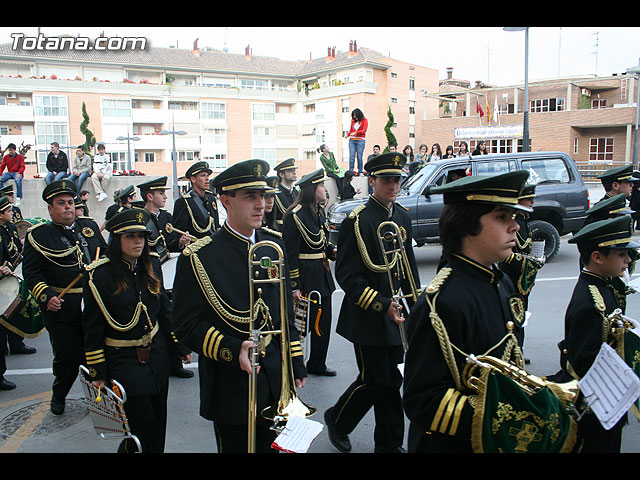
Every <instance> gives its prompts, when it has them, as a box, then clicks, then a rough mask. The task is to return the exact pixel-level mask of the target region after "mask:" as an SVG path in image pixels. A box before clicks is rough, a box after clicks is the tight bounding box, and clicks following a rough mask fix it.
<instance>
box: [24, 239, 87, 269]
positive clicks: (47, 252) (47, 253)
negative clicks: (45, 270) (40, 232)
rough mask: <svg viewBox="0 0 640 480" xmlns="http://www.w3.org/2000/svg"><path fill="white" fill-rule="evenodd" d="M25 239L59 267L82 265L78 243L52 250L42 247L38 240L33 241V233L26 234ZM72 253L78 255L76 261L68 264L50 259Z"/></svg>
mask: <svg viewBox="0 0 640 480" xmlns="http://www.w3.org/2000/svg"><path fill="white" fill-rule="evenodd" d="M27 240H28V241H29V243H30V244H31V245H32V246H33V248H34V249H35V250H36V251H37V252H39V253H40V254H41V255H43V256H44V257H45V258H46V259H47V260H49V261H50V262H51V263H53V264H55V265H58V266H59V267H65V268H68V267H82V250H80V246H79V245H78V244H75V245H73V246H71V247H69V248H67V249H65V250H52V249H50V248H47V247H43V246H42V245H40V244H39V243H38V242H36V241H35V239H34V238H33V235H32V234H31V233H28V234H27ZM54 252H58V253H54ZM72 253H75V254H76V256H77V257H78V263H72V264H70V265H64V264H62V263H58V262H56V261H55V260H53V259H52V257H53V258H63V257H67V256H69V255H71V254H72Z"/></svg>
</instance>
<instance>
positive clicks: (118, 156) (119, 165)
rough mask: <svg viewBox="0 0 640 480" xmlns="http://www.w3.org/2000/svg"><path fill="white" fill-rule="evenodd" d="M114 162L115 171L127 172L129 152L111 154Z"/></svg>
mask: <svg viewBox="0 0 640 480" xmlns="http://www.w3.org/2000/svg"><path fill="white" fill-rule="evenodd" d="M109 156H110V157H111V161H112V162H113V170H114V171H115V170H127V152H111V153H109Z"/></svg>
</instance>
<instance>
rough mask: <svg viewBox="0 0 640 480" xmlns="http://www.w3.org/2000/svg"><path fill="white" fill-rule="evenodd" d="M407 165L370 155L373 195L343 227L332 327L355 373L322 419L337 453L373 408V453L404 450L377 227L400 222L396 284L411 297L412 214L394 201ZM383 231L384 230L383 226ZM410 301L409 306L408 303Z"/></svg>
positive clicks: (399, 357)
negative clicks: (339, 294)
mask: <svg viewBox="0 0 640 480" xmlns="http://www.w3.org/2000/svg"><path fill="white" fill-rule="evenodd" d="M405 163H406V157H405V156H404V155H401V154H398V153H389V154H382V155H378V156H377V157H374V158H373V159H371V160H369V161H368V162H367V163H366V165H365V170H366V171H367V172H368V173H369V185H370V186H371V187H372V189H373V194H372V195H371V196H370V197H369V200H368V202H367V203H366V204H363V205H362V206H360V207H358V208H356V209H355V210H354V211H353V212H351V214H350V215H349V217H348V218H346V219H345V220H344V221H343V222H342V225H341V226H340V234H339V237H338V254H337V259H336V268H335V275H336V280H337V281H338V283H339V284H340V286H341V287H342V289H343V290H344V299H343V301H342V306H341V308H340V314H339V317H338V324H337V328H336V332H337V333H338V334H339V335H341V336H342V337H344V338H346V339H347V340H349V341H350V342H351V343H353V347H354V351H355V356H356V361H357V365H358V371H359V373H358V376H357V377H356V379H355V381H354V382H353V383H352V384H351V385H350V386H349V387H348V388H347V390H346V391H345V392H344V393H343V394H342V395H341V396H340V398H339V399H338V401H337V402H336V404H335V405H334V406H332V407H330V408H329V409H328V410H327V411H326V412H325V416H324V418H325V422H326V425H327V428H328V431H329V439H330V441H331V443H332V444H333V445H334V446H335V447H336V448H337V449H338V450H339V451H341V452H349V451H351V442H350V440H349V436H348V435H349V434H350V433H351V431H352V430H353V429H354V428H355V427H356V426H357V425H358V423H359V422H360V420H362V418H363V417H364V415H365V414H366V413H367V412H368V411H369V410H370V409H371V407H373V409H374V412H375V418H376V425H375V433H374V441H375V451H376V452H401V451H403V448H402V443H403V439H404V414H403V411H402V399H401V395H400V387H401V385H402V374H401V373H400V371H399V369H398V364H401V363H402V362H403V354H404V352H403V345H402V335H401V331H400V328H402V327H401V324H402V323H403V322H404V317H403V314H402V312H401V308H400V305H399V304H398V302H397V301H396V300H394V298H393V297H394V295H395V292H393V291H392V286H391V285H390V281H389V277H388V273H387V268H386V264H385V261H384V257H383V252H382V251H381V247H380V241H379V236H378V231H377V230H378V227H379V225H380V224H381V223H382V222H385V221H387V220H391V221H393V222H395V223H396V224H397V226H398V227H399V230H400V232H401V234H402V237H403V238H402V239H401V240H402V242H403V244H404V248H405V250H406V253H407V258H408V265H404V274H405V275H404V277H403V278H395V279H394V280H393V283H394V285H393V288H394V289H396V288H397V287H398V284H399V285H401V286H402V289H403V293H405V294H409V293H410V285H409V277H408V274H409V273H412V274H413V276H414V278H415V282H416V284H417V285H420V284H419V279H418V270H417V266H416V263H415V257H414V254H413V247H412V245H411V241H412V232H411V218H410V217H409V214H408V213H407V211H406V209H405V208H404V207H403V206H401V205H399V204H398V203H395V200H396V197H397V194H398V191H399V189H400V181H401V178H402V169H403V167H404V165H405ZM386 232H387V229H385V230H384V231H382V233H383V234H384V233H386ZM409 270H410V272H409ZM413 300H415V299H413ZM408 304H409V306H411V305H412V304H413V301H409V302H408Z"/></svg>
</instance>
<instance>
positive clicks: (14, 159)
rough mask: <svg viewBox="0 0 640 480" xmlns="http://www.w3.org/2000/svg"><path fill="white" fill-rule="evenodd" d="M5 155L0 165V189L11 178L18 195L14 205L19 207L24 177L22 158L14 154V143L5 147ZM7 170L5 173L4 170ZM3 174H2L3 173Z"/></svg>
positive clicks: (16, 153)
mask: <svg viewBox="0 0 640 480" xmlns="http://www.w3.org/2000/svg"><path fill="white" fill-rule="evenodd" d="M7 150H8V151H9V153H7V154H6V155H5V156H4V157H3V158H2V163H0V174H1V175H2V176H1V177H0V188H3V187H4V182H6V181H7V180H9V179H10V178H13V180H15V182H16V190H17V193H18V198H17V199H16V202H15V205H16V206H18V205H20V201H21V200H22V178H23V177H24V157H23V156H22V155H20V154H19V153H18V152H16V145H15V143H10V144H9V145H8V146H7ZM5 168H6V169H7V171H6V172H5V171H4V169H5ZM3 172H4V173H3Z"/></svg>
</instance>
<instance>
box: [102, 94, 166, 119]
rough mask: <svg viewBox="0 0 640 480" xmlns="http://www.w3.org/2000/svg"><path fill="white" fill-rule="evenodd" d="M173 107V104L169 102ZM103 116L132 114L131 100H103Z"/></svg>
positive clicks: (127, 115)
mask: <svg viewBox="0 0 640 480" xmlns="http://www.w3.org/2000/svg"><path fill="white" fill-rule="evenodd" d="M169 108H171V104H169ZM102 116H103V117H112V118H113V117H130V116H131V100H128V99H127V100H115V99H106V98H105V99H103V100H102Z"/></svg>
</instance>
